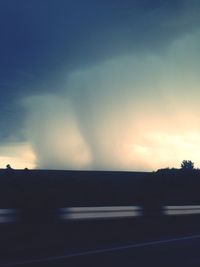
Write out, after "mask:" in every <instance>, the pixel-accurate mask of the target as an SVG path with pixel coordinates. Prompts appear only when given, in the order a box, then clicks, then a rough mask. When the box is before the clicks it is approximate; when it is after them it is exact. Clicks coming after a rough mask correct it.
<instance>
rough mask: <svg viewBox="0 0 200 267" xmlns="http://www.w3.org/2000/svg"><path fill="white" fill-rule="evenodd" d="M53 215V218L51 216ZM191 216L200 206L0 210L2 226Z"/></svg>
mask: <svg viewBox="0 0 200 267" xmlns="http://www.w3.org/2000/svg"><path fill="white" fill-rule="evenodd" d="M49 213H51V216H49ZM26 214H27V216H26ZM30 214H31V216H30ZM184 215H185V216H186V215H187V216H189V215H200V205H179V206H178V205H166V206H161V207H160V209H153V208H152V210H151V209H150V208H149V207H148V210H147V212H146V209H145V207H144V206H102V207H99V206H98V207H65V208H58V209H56V210H45V209H34V210H31V209H27V210H26V209H21V210H20V209H8V208H4V209H0V224H6V223H16V222H19V223H20V222H24V221H25V222H26V221H30V222H31V221H32V220H33V222H35V221H41V220H46V221H48V222H50V221H51V220H54V221H71V220H94V219H96V220H97V219H99V220H100V219H117V218H135V217H137V218H141V217H144V216H149V217H154V216H163V217H164V216H184Z"/></svg>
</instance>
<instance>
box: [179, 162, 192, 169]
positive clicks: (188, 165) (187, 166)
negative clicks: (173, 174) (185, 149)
mask: <svg viewBox="0 0 200 267" xmlns="http://www.w3.org/2000/svg"><path fill="white" fill-rule="evenodd" d="M181 169H183V170H193V169H194V163H193V162H192V161H191V160H183V161H182V163H181Z"/></svg>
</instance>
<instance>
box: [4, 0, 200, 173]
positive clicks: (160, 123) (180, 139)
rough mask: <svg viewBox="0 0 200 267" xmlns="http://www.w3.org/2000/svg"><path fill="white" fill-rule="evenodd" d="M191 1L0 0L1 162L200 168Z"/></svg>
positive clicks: (199, 42) (195, 21)
mask: <svg viewBox="0 0 200 267" xmlns="http://www.w3.org/2000/svg"><path fill="white" fill-rule="evenodd" d="M199 14H200V2H199V1H198V0H190V1H189V0H168V1H167V0H165V1H164V0H162V1H161V0H123V1H122V0H84V1H82V0H29V1H27V0H0V168H4V167H5V166H6V165H7V164H10V165H11V166H13V167H14V168H25V167H28V168H40V169H75V170H77V169H78V170H128V171H130V170H138V171H152V170H156V169H159V168H165V167H179V166H180V164H181V161H182V160H184V159H188V160H192V161H193V162H194V163H195V166H196V167H198V166H200V106H199V101H200V53H199V49H200V16H199Z"/></svg>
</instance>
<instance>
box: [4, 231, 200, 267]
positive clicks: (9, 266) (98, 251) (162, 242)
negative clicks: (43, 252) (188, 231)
mask: <svg viewBox="0 0 200 267" xmlns="http://www.w3.org/2000/svg"><path fill="white" fill-rule="evenodd" d="M194 239H200V235H192V236H185V237H180V238H171V239H165V240H158V241H149V242H144V243H138V244H132V245H126V246H118V247H111V248H105V249H95V250H89V251H85V252H74V253H71V254H66V255H61V256H55V257H47V258H42V259H33V260H25V261H18V262H10V263H4V264H1V265H0V266H2V267H3V266H5V267H6V266H7V267H14V266H18V265H25V264H31V263H42V262H49V261H57V260H62V259H69V258H73V257H80V256H89V255H94V254H102V253H109V252H115V251H120V250H126V249H134V248H142V247H148V246H156V245H165V244H168V243H175V242H179V241H184V240H194Z"/></svg>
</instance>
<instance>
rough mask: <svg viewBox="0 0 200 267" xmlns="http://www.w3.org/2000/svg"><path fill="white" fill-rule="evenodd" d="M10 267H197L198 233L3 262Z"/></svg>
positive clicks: (199, 259) (199, 239)
mask: <svg viewBox="0 0 200 267" xmlns="http://www.w3.org/2000/svg"><path fill="white" fill-rule="evenodd" d="M0 266H4V267H5V266H7V267H8V266H9V267H14V266H16V267H20V266H30V267H36V266H37V267H52V266H56V267H59V266H61V267H62V266H67V267H68V266H73V267H79V266H81V267H85V266H94V267H103V266H105V267H112V266H113V267H129V266H130V267H133V266H139V267H143V266H160V267H163V266H164V267H165V266H178V267H179V266H181V267H182V266H184V267H185V266H196V267H197V266H198V267H199V266H200V234H199V235H197V234H196V235H188V236H181V237H176V238H171V239H160V240H154V241H146V242H141V243H133V244H120V245H118V246H113V247H102V248H99V249H91V250H87V251H84V250H80V251H73V252H71V253H70V252H67V253H65V254H62V255H57V256H54V255H51V256H48V257H44V258H38V259H32V260H31V259H30V260H25V261H23V260H22V261H16V262H7V263H4V264H3V263H2V264H1V265H0Z"/></svg>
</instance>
